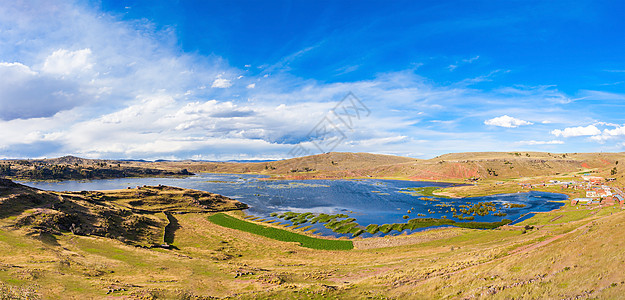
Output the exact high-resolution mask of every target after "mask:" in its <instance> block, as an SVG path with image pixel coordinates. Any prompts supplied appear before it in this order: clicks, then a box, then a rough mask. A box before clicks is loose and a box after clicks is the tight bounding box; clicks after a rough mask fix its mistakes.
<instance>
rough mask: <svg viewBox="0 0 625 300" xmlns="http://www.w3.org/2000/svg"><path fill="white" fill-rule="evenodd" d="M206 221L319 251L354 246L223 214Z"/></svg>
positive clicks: (349, 243)
mask: <svg viewBox="0 0 625 300" xmlns="http://www.w3.org/2000/svg"><path fill="white" fill-rule="evenodd" d="M208 220H209V221H211V222H213V223H215V224H217V225H220V226H224V227H228V228H233V229H237V230H242V231H246V232H250V233H253V234H258V235H262V236H264V237H268V238H271V239H274V240H278V241H283V242H298V243H300V245H301V246H302V247H306V248H311V249H319V250H351V249H353V248H354V245H353V243H352V242H351V241H338V240H326V239H319V238H313V237H309V236H305V235H302V234H297V233H294V232H290V231H287V230H282V229H278V228H273V227H267V226H262V225H258V224H254V223H251V222H247V221H243V220H241V219H237V218H235V217H231V216H228V215H226V214H223V213H218V214H214V215H212V216H210V217H208Z"/></svg>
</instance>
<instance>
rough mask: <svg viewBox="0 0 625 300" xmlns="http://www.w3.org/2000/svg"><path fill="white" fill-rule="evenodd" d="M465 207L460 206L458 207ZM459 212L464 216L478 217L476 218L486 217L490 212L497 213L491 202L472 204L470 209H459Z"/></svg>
mask: <svg viewBox="0 0 625 300" xmlns="http://www.w3.org/2000/svg"><path fill="white" fill-rule="evenodd" d="M463 206H464V207H467V206H466V205H461V206H460V207H463ZM460 211H461V212H462V213H463V214H465V215H478V216H481V217H483V216H487V215H488V214H489V213H490V212H491V211H497V207H496V206H495V203H493V202H478V203H476V204H473V206H471V207H470V208H468V209H466V208H463V209H460Z"/></svg>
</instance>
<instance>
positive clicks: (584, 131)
mask: <svg viewBox="0 0 625 300" xmlns="http://www.w3.org/2000/svg"><path fill="white" fill-rule="evenodd" d="M551 134H553V135H555V136H561V137H565V138H567V137H574V136H590V135H599V134H601V130H599V128H597V127H596V126H595V125H588V126H586V127H582V126H579V127H569V128H565V129H564V130H560V129H555V130H553V131H551Z"/></svg>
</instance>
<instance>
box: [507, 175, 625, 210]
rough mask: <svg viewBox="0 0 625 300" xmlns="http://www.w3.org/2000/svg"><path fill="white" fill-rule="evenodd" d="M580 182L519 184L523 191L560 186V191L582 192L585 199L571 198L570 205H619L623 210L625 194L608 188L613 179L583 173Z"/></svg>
mask: <svg viewBox="0 0 625 300" xmlns="http://www.w3.org/2000/svg"><path fill="white" fill-rule="evenodd" d="M581 179H582V180H581V181H559V180H549V181H548V182H544V183H540V184H527V183H520V184H519V185H521V187H522V188H524V189H534V188H536V187H545V186H561V189H562V190H564V189H574V190H584V191H585V197H581V198H572V199H571V205H572V206H574V205H600V206H609V205H620V206H621V208H625V193H623V189H625V188H619V187H616V186H609V185H608V183H609V182H614V181H615V178H604V177H600V176H592V175H591V174H590V173H585V174H584V175H583V176H581Z"/></svg>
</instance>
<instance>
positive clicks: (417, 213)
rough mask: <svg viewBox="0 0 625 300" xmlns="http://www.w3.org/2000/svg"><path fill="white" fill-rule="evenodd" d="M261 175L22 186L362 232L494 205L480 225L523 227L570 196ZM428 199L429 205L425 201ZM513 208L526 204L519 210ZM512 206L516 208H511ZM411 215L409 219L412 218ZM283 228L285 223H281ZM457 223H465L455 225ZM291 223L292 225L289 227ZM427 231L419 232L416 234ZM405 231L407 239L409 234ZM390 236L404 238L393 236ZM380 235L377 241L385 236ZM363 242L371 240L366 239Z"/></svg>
mask: <svg viewBox="0 0 625 300" xmlns="http://www.w3.org/2000/svg"><path fill="white" fill-rule="evenodd" d="M264 177H266V176H262V175H240V174H207V173H203V174H198V175H195V176H190V177H185V178H120V179H103V180H91V181H61V182H20V183H22V184H25V185H28V186H31V187H35V188H39V189H42V190H52V191H83V190H113V189H125V188H127V187H129V186H130V187H135V186H142V185H159V184H162V185H169V186H177V187H182V188H189V189H197V190H202V191H207V192H211V193H217V194H221V195H224V196H226V197H230V198H233V199H237V200H239V201H241V202H243V203H245V204H247V205H249V206H250V208H249V209H248V210H246V212H247V213H248V214H250V215H254V216H258V217H262V218H264V219H267V220H269V219H273V220H277V218H275V217H271V216H270V214H271V213H274V212H286V211H292V212H300V213H303V212H313V213H327V214H339V213H342V214H346V215H349V217H352V218H355V219H356V222H357V223H359V224H360V225H362V226H367V225H369V224H378V225H382V224H391V223H405V222H406V221H407V220H406V219H405V218H404V216H408V217H409V218H410V219H412V218H442V217H443V216H444V217H446V218H450V219H451V218H453V217H452V212H451V210H452V208H454V209H455V210H456V211H459V210H461V209H463V208H465V209H466V208H467V207H470V206H472V205H474V204H477V203H480V202H492V203H493V205H494V207H496V208H497V212H498V213H503V214H506V216H495V215H493V213H489V214H488V215H485V216H479V215H475V216H474V218H475V219H474V220H473V221H476V222H495V221H501V220H502V219H510V220H513V221H514V222H519V221H521V220H523V219H526V218H529V217H531V216H532V214H528V213H530V212H544V211H551V210H554V209H557V208H559V207H561V206H562V205H564V203H563V202H555V201H563V200H566V199H568V196H566V195H563V194H556V193H546V192H536V191H531V192H528V193H514V194H499V195H492V196H484V197H471V198H460V199H446V198H439V197H423V196H421V195H417V194H416V193H414V192H413V191H410V190H406V189H408V188H420V187H448V186H451V185H452V184H450V183H440V182H423V181H403V180H382V179H356V180H342V179H341V180H261V178H264ZM426 198H427V199H426ZM510 204H522V205H525V206H524V207H514V206H513V205H510ZM511 206H512V207H511ZM408 211H410V213H409V212H408ZM280 220H281V221H283V222H284V220H282V219H280ZM454 220H456V221H457V222H466V221H464V220H458V219H454ZM287 222H288V221H287ZM312 228H314V229H317V233H319V234H321V235H326V236H336V237H340V236H348V237H349V236H350V235H349V234H338V233H335V232H333V231H331V230H330V229H327V228H325V227H324V226H323V225H322V224H315V225H313V227H312ZM418 230H423V228H421V229H416V230H415V231H418ZM409 232H410V230H408V229H407V230H404V231H403V232H402V233H409ZM389 234H399V233H398V232H397V231H393V232H391V233H389ZM382 235H384V234H383V233H381V232H378V233H376V234H375V235H373V236H382ZM362 236H363V237H369V236H372V235H371V234H369V233H364V234H363V235H362Z"/></svg>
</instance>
